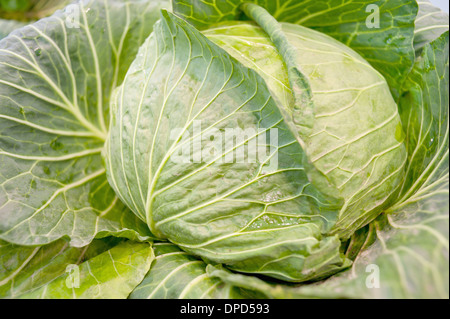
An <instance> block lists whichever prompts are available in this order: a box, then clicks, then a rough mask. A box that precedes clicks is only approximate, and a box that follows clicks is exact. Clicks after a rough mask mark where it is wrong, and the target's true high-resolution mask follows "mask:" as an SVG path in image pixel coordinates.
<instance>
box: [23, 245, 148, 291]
mask: <svg viewBox="0 0 450 319" xmlns="http://www.w3.org/2000/svg"><path fill="white" fill-rule="evenodd" d="M153 260H154V253H153V249H152V247H151V245H150V244H148V243H136V242H131V241H125V242H123V243H121V244H119V245H117V246H115V247H113V248H111V249H109V250H107V251H105V252H103V253H101V254H99V255H98V256H95V257H93V258H91V259H89V260H87V261H85V262H83V263H81V264H80V265H79V266H78V267H79V268H78V270H77V273H76V276H78V277H77V278H74V277H73V276H74V273H72V272H70V271H67V272H65V273H64V274H62V275H60V276H59V277H57V278H55V279H54V280H52V281H50V282H48V283H47V284H45V285H43V286H41V287H39V288H37V289H35V290H32V291H30V292H26V293H24V294H22V295H19V296H17V297H16V298H22V299H38V298H39V299H118V298H121V299H124V298H127V297H128V295H129V294H130V293H131V291H132V290H133V289H134V288H135V287H136V286H137V285H138V284H139V283H140V282H141V281H142V279H143V278H144V276H145V274H146V273H147V272H148V270H149V269H150V266H151V264H152V262H153Z"/></svg>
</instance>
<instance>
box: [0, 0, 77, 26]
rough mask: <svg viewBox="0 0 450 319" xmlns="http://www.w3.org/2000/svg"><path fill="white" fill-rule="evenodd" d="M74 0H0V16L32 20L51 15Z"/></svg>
mask: <svg viewBox="0 0 450 319" xmlns="http://www.w3.org/2000/svg"><path fill="white" fill-rule="evenodd" d="M71 2H75V1H74V0H0V18H4V19H11V20H18V21H32V20H39V19H42V18H44V17H46V16H49V15H51V14H52V13H53V12H55V11H56V10H58V9H62V8H64V7H65V6H66V5H68V4H70V3H71Z"/></svg>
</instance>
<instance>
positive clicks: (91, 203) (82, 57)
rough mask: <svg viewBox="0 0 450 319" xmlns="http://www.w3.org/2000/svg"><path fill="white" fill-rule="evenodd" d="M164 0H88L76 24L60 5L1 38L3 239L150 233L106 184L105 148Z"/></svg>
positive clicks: (84, 240)
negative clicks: (116, 97)
mask: <svg viewBox="0 0 450 319" xmlns="http://www.w3.org/2000/svg"><path fill="white" fill-rule="evenodd" d="M165 4H166V3H165V2H159V1H157V2H154V1H152V2H148V1H143V0H114V1H108V2H106V1H82V2H80V3H79V4H78V5H77V6H76V8H72V11H71V12H73V10H75V9H78V10H79V18H80V20H79V21H76V19H75V21H72V20H70V19H69V20H70V24H69V23H68V20H67V19H68V18H70V17H71V16H70V15H71V14H72V13H70V12H65V11H58V12H57V13H55V15H53V16H52V17H49V18H45V19H42V20H40V21H39V22H37V23H35V24H32V25H29V26H26V27H24V28H22V29H19V30H16V31H15V32H13V33H12V34H11V35H10V36H9V37H7V38H5V39H3V40H2V41H1V42H0V74H2V77H1V79H0V105H1V107H0V238H1V239H3V240H6V241H9V242H13V243H16V244H20V245H42V244H46V243H50V242H52V241H55V240H57V239H59V238H62V237H68V238H70V240H71V245H73V246H77V247H82V246H85V245H87V244H88V243H89V242H90V241H91V240H92V239H93V238H94V237H96V236H97V237H105V236H108V235H111V234H112V235H116V236H121V237H127V238H132V239H136V240H146V239H148V238H149V237H150V236H151V234H150V232H149V230H148V227H147V226H146V225H145V223H143V222H142V221H141V220H139V219H138V218H137V217H136V216H135V215H133V214H132V213H131V212H130V211H129V210H128V209H127V208H126V207H125V206H124V205H123V204H122V203H121V202H120V201H119V200H118V198H117V196H116V195H115V194H114V191H113V190H112V189H111V188H110V187H109V185H108V182H107V180H106V175H105V168H104V166H103V163H102V157H101V151H102V149H103V144H104V139H105V137H106V134H107V128H108V122H109V100H110V94H111V92H112V91H113V90H114V88H115V87H116V86H118V85H119V84H120V83H121V81H122V79H123V77H124V75H125V73H126V71H127V69H128V67H129V65H130V64H131V62H132V60H133V59H134V57H135V56H136V53H137V50H138V48H139V45H140V44H141V43H142V42H143V41H144V39H145V38H146V37H147V36H148V35H149V34H150V32H151V31H152V28H153V22H154V21H156V14H155V11H156V10H157V9H158V8H160V7H161V6H163V5H165ZM78 22H79V24H77V23H78ZM77 27H79V28H77Z"/></svg>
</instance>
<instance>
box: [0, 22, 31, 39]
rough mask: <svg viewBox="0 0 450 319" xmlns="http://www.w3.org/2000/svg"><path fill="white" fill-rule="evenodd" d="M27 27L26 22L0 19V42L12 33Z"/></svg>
mask: <svg viewBox="0 0 450 319" xmlns="http://www.w3.org/2000/svg"><path fill="white" fill-rule="evenodd" d="M25 25H27V23H26V22H20V21H15V20H5V19H0V40H1V39H3V38H6V36H8V34H10V33H11V32H12V31H14V30H16V29H19V28H21V27H23V26H25Z"/></svg>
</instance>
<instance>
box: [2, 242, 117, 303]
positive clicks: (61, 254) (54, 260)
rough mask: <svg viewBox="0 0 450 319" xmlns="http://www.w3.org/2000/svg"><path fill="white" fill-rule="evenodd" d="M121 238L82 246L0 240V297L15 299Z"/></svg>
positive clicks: (65, 243) (109, 246)
mask: <svg viewBox="0 0 450 319" xmlns="http://www.w3.org/2000/svg"><path fill="white" fill-rule="evenodd" d="M120 240H121V239H118V238H107V239H98V240H94V241H93V242H92V243H91V244H89V245H88V246H86V247H82V248H74V247H70V246H69V244H68V242H67V241H64V240H58V241H56V242H54V243H51V244H48V245H45V246H37V247H24V246H17V245H13V244H9V243H7V242H3V241H1V242H0V274H1V275H0V298H15V297H17V296H18V295H21V294H24V293H27V292H30V291H32V290H34V289H36V288H39V287H41V286H44V285H46V284H48V283H49V282H51V281H53V280H54V279H55V278H57V277H59V276H61V275H63V274H64V273H65V272H67V270H68V268H67V267H68V266H70V265H78V264H80V263H82V262H83V261H85V260H88V259H90V258H92V257H95V256H96V255H98V254H100V253H102V252H104V251H106V250H108V249H110V248H111V247H113V246H115V245H117V243H118V242H119V241H120Z"/></svg>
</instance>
